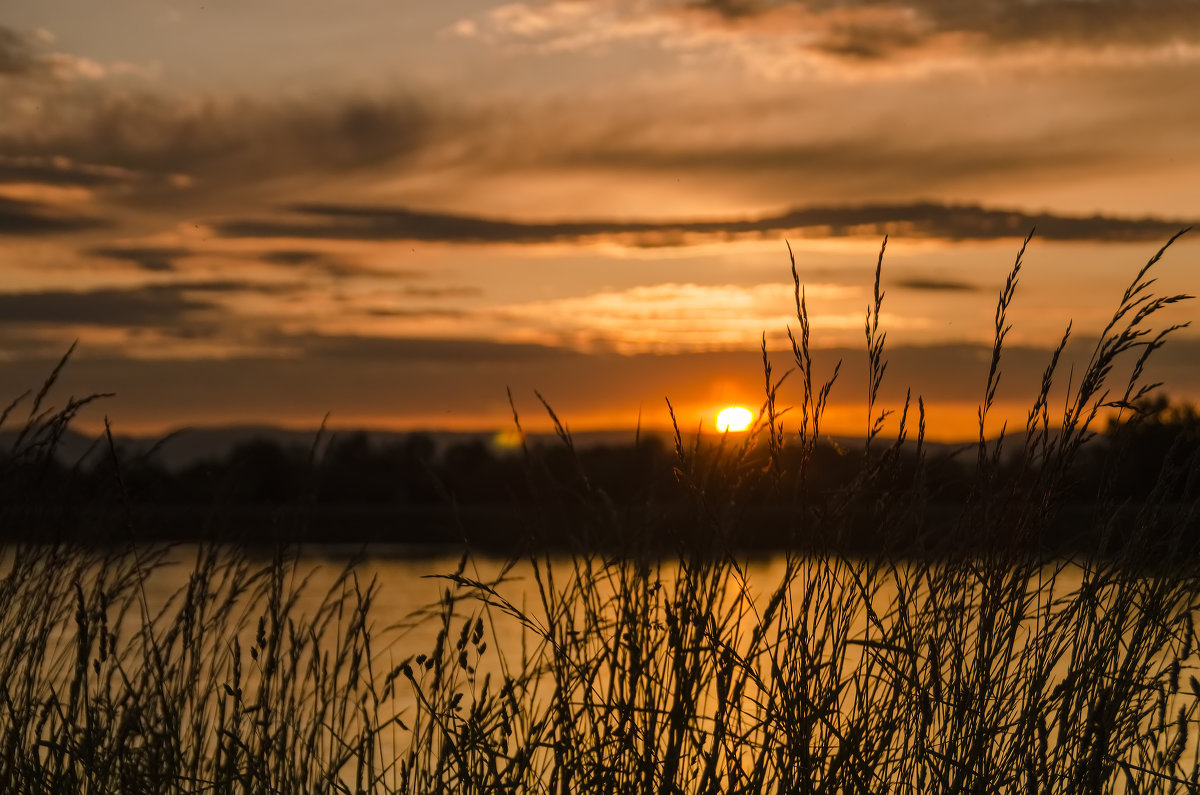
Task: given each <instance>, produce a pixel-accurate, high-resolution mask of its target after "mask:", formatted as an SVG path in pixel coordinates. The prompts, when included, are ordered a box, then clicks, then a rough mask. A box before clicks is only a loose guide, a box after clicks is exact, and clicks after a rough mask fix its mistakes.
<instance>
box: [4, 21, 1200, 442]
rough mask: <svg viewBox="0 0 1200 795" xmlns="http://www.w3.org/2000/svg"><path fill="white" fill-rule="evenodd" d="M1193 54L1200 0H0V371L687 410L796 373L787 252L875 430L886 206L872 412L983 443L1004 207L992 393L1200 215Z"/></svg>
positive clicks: (242, 401)
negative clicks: (998, 379)
mask: <svg viewBox="0 0 1200 795" xmlns="http://www.w3.org/2000/svg"><path fill="white" fill-rule="evenodd" d="M1197 86H1200V3H1196V2H1194V1H1193V0H1137V1H1136V2H1135V1H1134V0H978V1H977V2H971V3H963V2H955V1H954V0H907V1H905V0H895V1H894V2H884V1H883V0H531V1H530V2H509V3H494V2H486V1H485V0H444V1H443V2H438V3H416V2H395V0H343V1H342V2H338V3H330V2H327V0H288V1H287V2H282V0H188V2H176V1H173V0H106V2H105V3H85V2H80V1H79V0H7V2H6V3H5V4H4V8H3V10H2V11H0V276H2V280H0V357H2V359H3V366H2V367H0V390H3V392H2V396H3V397H9V396H11V397H16V396H17V395H18V394H20V393H21V392H22V391H23V390H26V389H31V388H32V389H35V390H36V388H37V387H38V386H39V385H40V384H41V383H42V381H43V379H44V378H45V377H46V376H47V375H48V373H49V372H50V371H51V370H52V369H53V367H54V364H55V363H56V362H57V361H58V360H59V358H60V357H61V356H62V355H63V354H64V353H65V352H66V351H67V350H68V348H69V347H70V346H71V345H72V343H77V346H76V348H75V350H74V352H73V353H72V357H71V361H70V363H69V364H68V366H67V367H66V368H65V369H64V371H63V374H62V376H61V378H60V380H59V383H58V384H57V385H56V387H55V391H54V392H53V395H54V396H55V399H57V400H58V405H62V403H63V402H64V401H65V400H66V399H67V397H68V396H71V395H74V396H76V397H79V396H83V395H86V394H91V393H99V392H104V393H114V396H113V397H110V398H106V399H105V400H103V401H99V402H98V403H97V404H95V405H94V406H91V407H89V408H88V410H87V411H85V412H84V414H83V415H82V416H81V418H80V422H81V423H82V425H83V426H84V427H91V428H96V427H101V426H102V423H103V419H104V417H106V416H107V417H109V418H110V419H111V421H112V423H113V425H114V427H115V428H117V429H119V430H122V431H124V432H127V433H162V432H165V431H167V430H169V429H172V428H177V427H181V426H193V427H194V426H206V425H223V424H271V425H281V426H287V427H295V428H305V427H316V426H317V425H318V424H319V423H320V422H321V421H322V418H323V417H325V416H326V414H328V415H329V423H330V424H331V425H333V426H335V427H363V426H369V427H378V428H389V429H417V428H424V429H456V430H468V429H469V430H488V429H496V430H497V431H499V430H503V429H504V428H506V427H509V426H510V425H511V423H512V409H511V408H510V405H509V399H508V392H509V390H511V392H512V395H513V401H514V403H515V405H516V407H517V409H518V411H519V412H520V416H521V421H522V424H523V425H525V426H526V427H527V428H543V427H546V425H547V423H548V421H549V420H548V418H547V416H546V414H545V412H544V410H543V409H542V407H541V404H540V401H539V399H538V397H537V395H536V394H535V392H534V390H535V389H536V390H538V392H540V394H541V395H543V396H544V397H545V399H546V400H547V401H548V402H549V403H550V405H551V406H553V408H554V409H555V411H556V412H557V414H558V415H559V416H560V417H561V418H562V419H564V420H565V421H566V422H567V424H568V425H569V426H570V427H572V428H575V429H601V428H609V429H625V428H629V429H632V428H634V427H635V426H637V425H638V424H639V423H640V424H641V425H642V427H645V428H660V427H663V426H665V425H666V424H667V423H668V422H669V417H668V414H667V406H666V402H665V400H664V398H669V399H670V400H671V403H672V405H673V406H674V408H675V411H676V416H677V417H678V418H679V421H680V422H681V424H683V425H684V426H685V427H703V426H705V425H706V423H710V422H711V418H712V416H713V415H714V414H715V412H716V410H717V409H719V408H721V407H722V406H725V405H729V404H744V405H748V406H751V407H753V408H757V407H758V406H759V405H760V403H761V402H762V398H763V388H764V372H763V357H762V352H761V346H762V345H763V343H764V340H765V344H766V346H767V349H768V356H769V359H770V361H771V365H772V371H773V374H774V376H775V377H778V376H779V375H781V374H783V373H784V372H785V371H786V370H787V369H788V368H789V367H790V366H791V365H792V356H791V353H790V347H789V343H788V340H787V332H788V329H789V327H790V328H792V329H793V330H797V329H798V324H797V319H796V307H795V295H794V288H793V280H792V273H791V260H790V258H789V248H788V247H789V245H790V250H791V253H792V255H793V256H794V260H795V267H796V272H797V275H798V277H799V279H800V281H801V282H802V284H803V286H804V292H805V301H806V306H807V309H808V312H809V317H810V320H811V326H812V330H811V344H812V347H813V348H814V349H815V350H816V367H817V372H816V376H817V377H818V378H822V377H826V376H827V375H828V374H830V373H832V371H833V368H834V365H835V364H836V362H837V361H838V360H841V361H842V362H843V365H842V371H841V375H840V376H839V379H838V381H837V383H836V384H835V385H834V388H833V390H832V392H831V394H830V408H829V416H828V423H827V426H826V429H827V430H829V431H830V432H839V433H855V432H858V433H861V431H862V429H863V428H864V427H865V426H866V417H865V406H864V403H865V395H866V379H865V375H864V373H865V369H866V362H865V357H864V355H863V350H864V348H865V337H864V329H863V326H864V316H865V313H866V310H867V307H868V304H869V303H870V302H871V301H872V283H873V279H874V275H875V268H876V264H877V260H878V257H879V252H880V249H881V245H882V243H883V238H884V236H885V235H887V236H888V242H887V247H886V252H885V254H884V257H883V266H882V282H881V285H882V288H883V290H884V292H885V295H884V303H883V309H882V314H881V318H880V328H881V330H886V332H887V348H886V350H887V353H888V356H889V361H890V365H889V369H888V371H887V375H886V380H885V383H884V386H883V389H882V391H881V393H880V394H881V401H882V405H883V406H885V407H890V408H897V409H898V408H900V407H901V406H902V404H903V399H904V396H905V395H906V394H907V393H909V391H910V390H911V394H912V396H913V400H914V401H915V400H916V397H917V396H918V395H919V396H921V397H922V398H923V400H924V401H925V403H926V406H927V409H928V412H929V422H928V427H929V433H930V435H931V436H932V437H934V438H944V439H949V438H958V437H969V436H971V435H973V434H974V433H977V429H976V428H975V427H974V425H973V423H977V415H976V410H977V407H978V405H979V402H980V400H981V399H982V398H983V393H984V389H985V382H986V376H987V368H988V363H989V361H990V355H991V340H992V338H993V335H994V333H995V329H994V325H995V320H994V313H995V307H996V300H997V294H998V291H999V290H1000V289H1001V287H1002V286H1003V284H1004V280H1005V276H1006V275H1007V273H1008V271H1009V270H1010V268H1011V267H1012V265H1013V262H1014V258H1015V257H1016V254H1017V252H1018V250H1019V249H1020V246H1021V241H1022V239H1023V238H1024V237H1025V236H1026V234H1028V233H1029V232H1030V231H1031V230H1032V229H1034V228H1035V227H1036V234H1035V236H1034V238H1033V240H1032V241H1031V243H1030V245H1029V248H1028V250H1027V252H1026V255H1025V258H1024V261H1023V267H1022V271H1021V275H1020V282H1019V285H1018V288H1017V294H1016V299H1015V302H1014V304H1013V306H1012V309H1011V311H1010V314H1009V317H1008V321H1009V322H1010V323H1011V324H1012V331H1011V332H1010V333H1009V335H1008V337H1007V339H1006V344H1007V345H1008V349H1007V352H1006V354H1005V357H1004V359H1003V360H1002V366H1003V369H1004V377H1003V380H1002V388H1001V390H1000V392H999V393H998V409H997V411H998V414H997V422H1000V421H1003V419H1004V418H1009V417H1011V418H1012V419H1013V421H1014V422H1020V421H1022V420H1023V417H1024V415H1023V413H1022V411H1023V410H1024V407H1027V406H1028V405H1029V402H1030V400H1031V399H1032V396H1033V394H1034V392H1035V391H1036V388H1037V385H1038V384H1039V383H1040V379H1041V373H1042V370H1043V369H1044V368H1045V366H1046V363H1047V361H1048V359H1049V355H1050V350H1051V349H1052V348H1053V346H1054V345H1055V344H1056V343H1057V341H1058V340H1059V339H1060V338H1061V337H1062V335H1063V333H1064V330H1065V329H1066V328H1067V324H1068V322H1070V323H1071V324H1072V325H1071V343H1070V345H1069V347H1068V351H1067V356H1066V359H1065V363H1064V366H1063V368H1062V370H1061V372H1060V378H1059V381H1058V383H1059V391H1060V392H1061V394H1062V395H1063V396H1065V394H1066V391H1067V389H1068V387H1069V386H1070V385H1071V384H1072V383H1074V382H1073V381H1072V380H1071V379H1072V378H1074V379H1076V380H1077V379H1078V373H1079V372H1081V371H1082V367H1083V366H1084V365H1085V364H1086V361H1087V358H1088V355H1089V353H1090V351H1091V348H1092V346H1093V345H1094V339H1095V336H1096V334H1097V333H1099V331H1100V330H1101V329H1102V328H1103V326H1104V324H1105V323H1106V322H1107V320H1108V318H1109V317H1110V316H1111V315H1112V312H1113V310H1114V309H1115V308H1116V306H1117V303H1118V301H1119V299H1120V297H1121V293H1122V291H1123V290H1124V289H1125V287H1126V285H1127V284H1128V283H1129V281H1130V280H1131V279H1132V278H1133V276H1134V275H1135V274H1136V272H1137V270H1138V268H1139V267H1141V265H1143V264H1144V263H1145V262H1146V261H1147V260H1148V259H1149V258H1150V257H1151V256H1152V255H1153V254H1154V253H1155V252H1156V251H1157V250H1158V248H1159V247H1160V246H1162V244H1164V243H1165V242H1166V241H1167V240H1168V239H1169V238H1170V236H1171V235H1172V234H1173V233H1174V232H1176V231H1178V230H1179V229H1181V228H1183V227H1185V226H1187V225H1189V224H1190V223H1192V221H1193V220H1195V219H1197V218H1200V134H1197V132H1198V131H1200V95H1198V92H1200V89H1198V88H1197ZM1196 235H1197V233H1192V235H1185V236H1184V237H1183V238H1181V239H1180V240H1179V241H1178V242H1177V243H1175V244H1174V245H1173V246H1172V247H1171V248H1170V249H1169V250H1168V251H1167V253H1166V254H1165V256H1164V258H1163V260H1162V261H1161V262H1160V263H1159V264H1158V265H1157V266H1156V269H1155V274H1156V275H1157V276H1158V279H1159V281H1158V282H1157V283H1156V284H1155V289H1157V290H1159V291H1160V292H1161V293H1163V294H1175V293H1194V292H1196V291H1197V290H1198V289H1200V285H1197V281H1200V277H1198V275H1197V269H1196V267H1195V264H1196V260H1197V253H1198V251H1200V247H1198V245H1197V243H1196ZM1194 312H1195V307H1194V305H1193V304H1192V303H1190V302H1183V303H1181V304H1179V305H1177V306H1173V307H1171V309H1170V310H1169V311H1168V312H1166V313H1164V314H1163V315H1162V316H1161V317H1162V320H1161V321H1159V322H1158V325H1159V326H1163V325H1170V324H1182V323H1186V322H1188V321H1190V320H1191V318H1192V316H1193V315H1194ZM1196 361H1200V336H1197V333H1196V332H1194V331H1193V330H1192V329H1188V328H1185V329H1182V330H1180V331H1179V332H1178V333H1176V334H1175V335H1174V336H1173V337H1172V339H1171V341H1170V342H1168V344H1167V345H1166V346H1165V347H1164V348H1163V349H1162V350H1160V351H1157V352H1156V355H1155V359H1154V362H1155V364H1154V365H1152V367H1151V370H1150V373H1149V375H1150V377H1151V378H1152V379H1153V380H1161V381H1163V382H1164V387H1163V389H1164V390H1165V391H1166V393H1167V394H1168V395H1170V396H1173V397H1176V398H1179V399H1189V400H1200V375H1198V374H1197V368H1196V367H1195V364H1194V363H1195V362H1196ZM1072 367H1074V369H1072ZM797 385H798V380H797V379H795V378H794V377H793V378H791V379H790V380H789V381H787V382H785V384H784V386H783V387H782V388H781V390H780V397H781V400H782V402H783V403H785V404H786V403H789V402H795V401H797V400H798V399H799V393H798V392H797ZM1056 394H1057V393H1056ZM995 429H996V428H995V427H991V428H989V430H991V431H994V430H995Z"/></svg>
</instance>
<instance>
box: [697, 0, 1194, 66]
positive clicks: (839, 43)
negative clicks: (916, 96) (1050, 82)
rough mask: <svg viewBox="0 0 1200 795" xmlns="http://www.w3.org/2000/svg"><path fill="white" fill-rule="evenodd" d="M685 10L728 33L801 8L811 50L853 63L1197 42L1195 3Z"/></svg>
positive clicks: (1014, 0) (800, 2) (781, 1)
mask: <svg viewBox="0 0 1200 795" xmlns="http://www.w3.org/2000/svg"><path fill="white" fill-rule="evenodd" d="M687 7H689V8H692V9H696V8H699V9H703V10H705V11H708V12H711V13H712V14H713V15H714V16H715V17H717V18H719V19H723V20H725V21H726V22H727V23H729V24H730V25H739V24H744V23H745V22H746V21H747V20H752V19H755V18H758V17H764V16H766V15H768V14H771V13H772V12H774V11H778V10H780V9H783V8H787V7H798V8H801V9H803V10H804V11H806V12H808V14H810V15H811V16H810V17H807V18H806V20H807V22H806V24H808V25H809V26H810V30H809V33H810V34H813V35H814V36H815V38H814V41H813V43H812V44H811V45H810V46H812V47H814V48H815V49H817V50H820V51H824V52H827V53H830V54H833V55H839V56H845V57H848V58H851V59H857V60H876V59H882V58H886V57H889V56H892V55H895V54H897V53H900V52H903V51H905V50H911V49H915V48H918V47H920V46H922V45H923V44H925V43H928V42H931V41H933V40H934V39H935V38H936V37H938V36H945V35H947V34H951V35H953V34H967V35H969V36H970V37H972V38H973V39H975V40H981V41H985V42H990V43H992V44H995V45H998V46H1004V45H1013V44H1026V43H1040V44H1067V45H1079V46H1097V47H1099V46H1104V45H1112V44H1125V45H1134V46H1153V45H1159V44H1169V43H1173V42H1180V41H1190V42H1194V41H1198V40H1200V3H1196V2H1194V0H1033V1H1032V2H1030V1H1029V0H972V2H961V1H960V0H900V2H897V1H896V0H697V1H696V2H692V3H688V4H687Z"/></svg>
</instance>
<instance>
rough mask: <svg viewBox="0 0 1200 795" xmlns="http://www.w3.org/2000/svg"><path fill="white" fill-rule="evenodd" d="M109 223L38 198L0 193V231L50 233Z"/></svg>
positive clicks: (97, 226)
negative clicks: (35, 199) (25, 197)
mask: <svg viewBox="0 0 1200 795" xmlns="http://www.w3.org/2000/svg"><path fill="white" fill-rule="evenodd" d="M111 225H112V223H111V222H110V221H108V220H106V219H103V218H96V217H94V216H90V215H84V214H81V213H77V212H74V211H70V210H66V209H62V208H58V207H54V206H52V205H49V204H44V203H42V202H34V201H26V200H24V199H13V198H8V197H4V196H0V235H53V234H60V233H63V232H82V231H86V230H89V229H99V228H102V227H106V226H111Z"/></svg>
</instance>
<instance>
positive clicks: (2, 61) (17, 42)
mask: <svg viewBox="0 0 1200 795" xmlns="http://www.w3.org/2000/svg"><path fill="white" fill-rule="evenodd" d="M43 67H44V63H43V61H42V59H41V58H40V57H39V55H38V53H37V50H36V49H35V48H34V46H33V44H32V42H30V40H29V37H28V36H25V35H24V34H22V33H19V32H17V31H15V30H13V29H12V28H9V27H5V26H3V25H0V77H26V76H29V75H32V74H35V73H37V72H39V71H41V70H42V69H43Z"/></svg>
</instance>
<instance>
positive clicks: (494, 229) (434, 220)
mask: <svg viewBox="0 0 1200 795" xmlns="http://www.w3.org/2000/svg"><path fill="white" fill-rule="evenodd" d="M290 209H291V211H292V213H293V215H295V216H299V217H300V218H301V219H303V220H290V219H289V220H279V221H271V220H254V219H232V220H225V221H218V222H216V223H215V225H214V226H215V228H216V229H217V231H218V232H219V233H220V234H222V235H224V236H228V237H261V238H286V237H295V238H318V239H335V240H340V239H351V240H421V241H434V242H447V243H508V244H537V243H561V242H578V241H587V240H602V239H607V240H617V241H620V242H625V243H628V244H630V245H686V244H688V243H689V242H692V241H695V240H699V239H711V238H713V237H719V238H736V237H748V236H761V235H766V234H772V235H774V234H782V233H795V234H799V235H803V236H814V237H863V236H866V237H880V236H882V235H885V234H887V235H893V236H899V237H912V238H932V239H943V240H996V239H1008V238H1013V237H1021V236H1023V235H1025V234H1027V233H1028V232H1029V230H1030V229H1032V228H1034V227H1036V228H1037V230H1038V235H1039V236H1040V237H1041V238H1043V239H1048V240H1089V241H1097V242H1107V241H1145V240H1159V239H1164V238H1165V237H1167V236H1170V235H1171V234H1173V233H1174V232H1177V231H1178V230H1179V229H1180V228H1181V227H1182V226H1185V225H1186V223H1185V222H1182V221H1178V220H1168V219H1162V218H1123V217H1113V216H1102V215H1093V216H1066V215H1055V214H1051V213H1026V212H1021V211H1016V210H1000V209H990V208H985V207H981V206H979V205H970V204H963V205H949V204H940V203H936V202H915V203H910V204H870V205H861V206H847V207H807V208H799V209H794V210H790V211H788V212H785V213H781V214H779V215H774V216H766V217H763V218H758V219H729V220H706V221H679V222H670V221H654V222H635V221H559V222H550V223H522V222H517V221H506V220H498V219H493V218H485V217H479V216H469V215H452V214H449V213H431V212H418V211H414V210H408V209H405V208H402V207H365V206H354V205H332V204H301V205H296V206H294V207H292V208H290Z"/></svg>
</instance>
